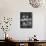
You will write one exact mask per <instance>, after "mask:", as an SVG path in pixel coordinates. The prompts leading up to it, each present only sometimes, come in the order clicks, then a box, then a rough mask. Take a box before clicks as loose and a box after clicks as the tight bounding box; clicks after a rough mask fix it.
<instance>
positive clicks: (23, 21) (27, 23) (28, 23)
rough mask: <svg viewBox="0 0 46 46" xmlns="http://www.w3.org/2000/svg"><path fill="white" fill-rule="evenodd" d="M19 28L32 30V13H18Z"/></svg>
mask: <svg viewBox="0 0 46 46" xmlns="http://www.w3.org/2000/svg"><path fill="white" fill-rule="evenodd" d="M20 28H32V12H20Z"/></svg>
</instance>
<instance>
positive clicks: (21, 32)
mask: <svg viewBox="0 0 46 46" xmlns="http://www.w3.org/2000/svg"><path fill="white" fill-rule="evenodd" d="M20 12H32V13H33V15H32V18H33V20H32V21H33V25H32V26H33V27H32V28H29V29H28V28H27V29H22V28H20ZM4 16H5V17H12V18H13V20H12V25H11V28H10V31H8V33H10V34H11V35H12V36H13V37H15V38H16V39H17V40H28V39H29V37H30V38H31V37H33V35H34V34H36V36H37V39H39V40H46V33H45V32H46V8H45V6H44V7H40V8H33V7H32V6H31V5H30V4H29V1H28V0H0V20H1V19H2V18H3V17H4ZM0 35H1V36H0V39H4V36H3V35H4V33H3V31H2V30H1V29H0ZM2 36H3V37H2Z"/></svg>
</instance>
